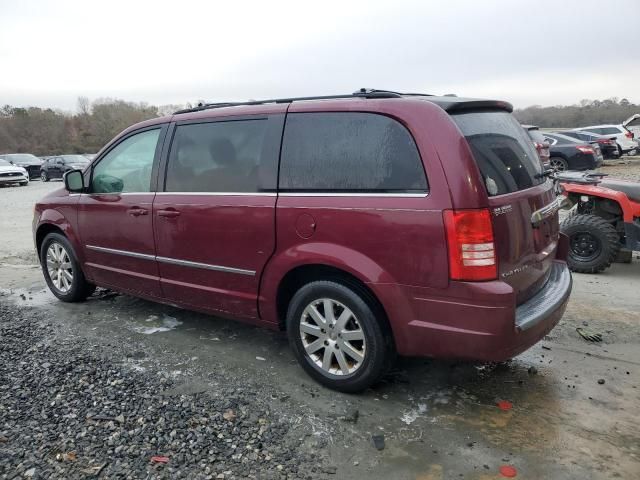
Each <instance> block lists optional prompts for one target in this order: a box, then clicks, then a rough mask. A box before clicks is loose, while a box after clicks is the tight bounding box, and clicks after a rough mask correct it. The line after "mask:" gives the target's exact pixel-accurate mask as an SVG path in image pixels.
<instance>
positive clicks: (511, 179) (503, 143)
mask: <svg viewBox="0 0 640 480" xmlns="http://www.w3.org/2000/svg"><path fill="white" fill-rule="evenodd" d="M452 118H453V120H454V121H455V123H456V124H457V125H458V128H459V129H460V130H461V131H462V133H463V135H464V136H465V138H466V140H467V142H468V143H469V147H470V148H471V152H472V153H473V157H474V158H475V161H476V163H477V165H478V168H479V169H480V173H481V174H482V177H483V179H484V182H485V188H486V190H487V193H488V194H489V196H496V195H503V194H506V193H513V192H517V191H519V190H525V189H527V188H531V187H533V186H535V185H539V184H541V183H543V182H544V181H545V180H544V177H543V176H542V175H540V174H541V173H542V164H541V162H540V159H539V157H538V154H537V153H536V150H535V148H534V146H533V143H531V140H530V139H529V137H528V134H527V132H525V130H524V129H523V128H522V127H521V126H520V124H519V123H518V122H517V121H516V119H515V118H514V117H513V116H512V115H511V114H510V113H508V112H504V111H477V112H467V113H458V114H454V115H452Z"/></svg>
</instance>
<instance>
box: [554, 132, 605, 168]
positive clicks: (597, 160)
mask: <svg viewBox="0 0 640 480" xmlns="http://www.w3.org/2000/svg"><path fill="white" fill-rule="evenodd" d="M544 138H546V139H547V141H548V142H549V153H550V154H551V158H550V159H549V163H550V164H551V168H552V169H553V170H555V171H556V172H564V171H565V170H591V169H593V168H597V167H599V166H601V165H602V161H603V157H602V152H601V151H600V147H599V146H598V145H597V144H591V143H587V142H584V141H582V140H577V139H575V138H571V137H568V136H566V135H562V134H560V133H546V132H545V133H544Z"/></svg>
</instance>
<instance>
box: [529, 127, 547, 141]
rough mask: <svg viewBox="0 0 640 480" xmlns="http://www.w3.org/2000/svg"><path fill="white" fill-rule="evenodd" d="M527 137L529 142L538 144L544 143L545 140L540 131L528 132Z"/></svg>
mask: <svg viewBox="0 0 640 480" xmlns="http://www.w3.org/2000/svg"><path fill="white" fill-rule="evenodd" d="M529 136H530V137H531V140H533V141H534V142H538V143H544V142H546V140H545V139H544V135H542V133H540V130H529Z"/></svg>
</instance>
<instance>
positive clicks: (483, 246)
mask: <svg viewBox="0 0 640 480" xmlns="http://www.w3.org/2000/svg"><path fill="white" fill-rule="evenodd" d="M444 225H445V230H446V232H447V246H448V247H449V277H450V278H451V280H465V281H483V280H495V279H496V278H497V276H498V267H497V262H496V247H495V243H494V241H493V226H492V224H491V213H490V212H489V210H488V209H486V208H485V209H478V210H445V211H444Z"/></svg>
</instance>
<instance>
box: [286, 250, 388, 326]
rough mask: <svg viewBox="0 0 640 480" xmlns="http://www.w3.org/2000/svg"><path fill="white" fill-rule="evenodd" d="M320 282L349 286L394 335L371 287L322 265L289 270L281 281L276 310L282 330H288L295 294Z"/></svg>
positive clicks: (350, 275) (345, 273) (342, 271)
mask: <svg viewBox="0 0 640 480" xmlns="http://www.w3.org/2000/svg"><path fill="white" fill-rule="evenodd" d="M319 280H328V281H335V282H336V283H340V284H343V285H346V286H348V287H349V288H351V289H352V290H354V291H356V292H357V293H358V294H360V295H361V296H363V297H364V298H365V300H366V301H367V302H368V303H369V304H370V306H371V307H372V308H373V309H374V310H376V311H377V312H378V313H379V314H380V316H381V319H382V321H383V323H384V324H383V325H382V327H383V328H384V329H385V330H386V331H387V333H390V334H393V333H392V329H391V325H390V323H389V317H388V315H387V312H386V310H385V308H384V306H383V305H382V302H381V301H380V299H379V298H378V296H377V295H376V293H375V292H374V291H373V290H372V289H371V288H370V286H369V285H367V283H365V282H364V281H363V280H361V279H360V278H358V277H357V276H355V275H353V274H352V273H349V272H347V271H346V270H343V269H341V268H338V267H335V266H332V265H328V264H322V263H310V264H304V265H298V266H297V267H294V268H292V269H291V270H289V271H288V272H287V273H286V274H285V275H284V276H283V277H282V279H281V280H280V282H279V284H278V288H277V292H276V309H277V314H278V326H279V328H280V329H282V330H284V329H285V328H286V325H285V318H286V315H287V309H288V307H289V303H290V302H291V299H292V298H293V296H294V295H295V293H296V292H297V291H298V290H299V289H300V288H301V287H303V286H304V285H306V284H308V283H311V282H315V281H319Z"/></svg>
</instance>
